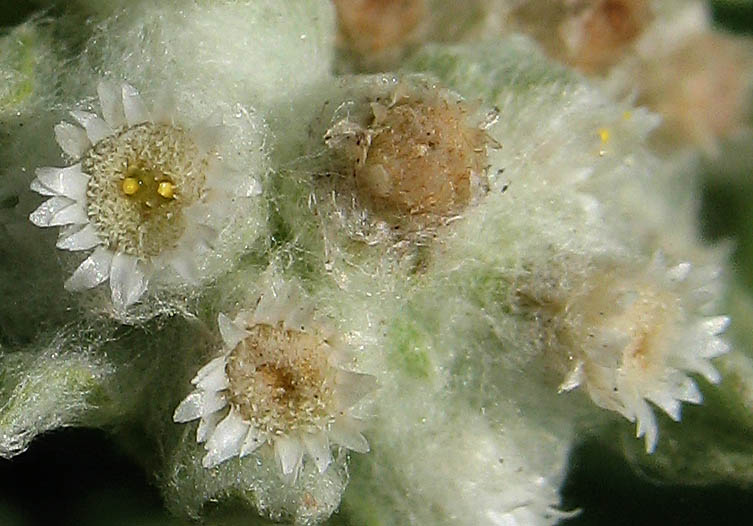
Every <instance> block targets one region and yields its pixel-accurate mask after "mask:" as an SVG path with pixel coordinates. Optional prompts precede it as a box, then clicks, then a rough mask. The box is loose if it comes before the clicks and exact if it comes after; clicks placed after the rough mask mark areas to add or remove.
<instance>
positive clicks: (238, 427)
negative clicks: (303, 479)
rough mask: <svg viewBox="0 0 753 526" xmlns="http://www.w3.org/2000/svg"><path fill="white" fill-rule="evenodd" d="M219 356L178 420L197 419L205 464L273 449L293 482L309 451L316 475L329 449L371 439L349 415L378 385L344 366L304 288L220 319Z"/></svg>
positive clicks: (275, 293) (289, 288) (285, 289)
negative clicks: (267, 446)
mask: <svg viewBox="0 0 753 526" xmlns="http://www.w3.org/2000/svg"><path fill="white" fill-rule="evenodd" d="M218 323H219V327H220V332H221V333H222V338H223V341H224V351H223V354H222V355H221V356H220V357H218V358H215V359H214V360H212V361H211V362H209V363H208V364H207V365H206V366H204V367H203V368H202V369H201V370H200V371H199V372H198V373H197V374H196V377H195V378H194V379H193V380H192V383H193V384H194V385H195V386H196V390H195V391H193V392H192V393H191V394H190V395H189V396H188V397H187V398H186V399H185V400H184V401H183V402H181V404H180V405H179V406H178V408H177V409H176V410H175V415H174V417H173V418H174V420H175V421H176V422H188V421H190V420H194V419H197V418H198V419H200V424H199V428H198V431H197V436H196V439H197V441H198V442H206V444H205V448H206V450H207V454H206V456H205V457H204V461H203V464H204V466H205V467H208V468H210V467H214V466H216V465H218V464H219V463H221V462H223V461H225V460H227V459H229V458H231V457H234V456H240V457H243V456H245V455H248V454H250V453H253V452H254V451H255V450H256V449H257V448H259V447H261V446H263V445H264V444H269V445H271V446H272V447H274V451H275V456H276V458H277V459H278V461H279V463H280V466H281V469H282V472H283V474H284V475H292V476H293V477H295V476H296V475H297V473H298V472H299V470H300V469H301V468H302V466H303V457H304V454H305V453H308V455H309V456H310V457H311V458H312V459H313V461H314V464H315V465H316V467H317V469H318V470H319V472H324V471H325V470H326V469H327V467H328V466H329V464H330V462H331V459H332V455H331V451H330V448H331V446H330V443H331V442H332V443H335V444H339V445H341V446H344V447H346V448H348V449H352V450H354V451H358V452H362V453H365V452H367V451H368V450H369V446H368V443H367V442H366V439H365V438H364V437H363V435H361V433H360V431H359V427H360V426H359V421H358V420H357V419H356V418H354V417H353V416H352V415H351V408H352V407H353V406H354V405H355V404H356V403H357V402H358V401H359V400H360V399H361V398H362V397H363V396H364V395H365V394H366V393H368V392H369V391H371V390H372V389H373V388H374V385H375V382H374V377H372V376H370V375H366V374H360V373H356V372H352V371H347V370H345V369H341V368H340V367H339V365H340V364H341V363H342V361H343V360H344V359H346V356H345V354H344V352H343V350H342V349H341V348H340V347H338V345H337V344H336V343H335V340H336V336H334V335H329V334H328V333H327V332H326V331H325V329H324V328H323V326H320V325H319V324H317V322H316V321H315V319H314V317H313V309H312V307H311V306H310V305H309V304H308V303H307V302H306V300H305V299H303V296H302V292H301V290H300V288H299V286H297V285H295V284H279V288H277V290H270V291H269V292H268V293H266V294H264V295H263V296H262V297H261V299H260V301H259V304H258V306H257V307H256V310H255V311H254V312H241V313H240V314H239V315H238V316H237V317H236V318H235V319H234V320H230V319H229V318H227V317H226V316H225V315H222V314H221V315H220V316H219V318H218Z"/></svg>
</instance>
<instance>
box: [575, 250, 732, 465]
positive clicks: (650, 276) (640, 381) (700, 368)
mask: <svg viewBox="0 0 753 526" xmlns="http://www.w3.org/2000/svg"><path fill="white" fill-rule="evenodd" d="M717 273H718V271H717V269H716V268H698V269H694V268H692V267H691V265H690V263H681V264H679V265H676V266H674V267H670V268H667V267H666V266H665V264H664V262H663V258H662V257H661V256H657V257H655V258H654V260H653V261H652V263H651V265H650V266H649V267H648V268H646V269H644V270H643V271H641V272H639V273H636V274H634V275H632V276H631V275H630V274H627V275H626V274H623V273H622V272H619V273H618V272H616V271H615V272H610V271H604V273H603V274H600V275H597V276H593V281H592V282H591V283H589V284H588V286H587V292H585V293H584V294H583V295H581V296H578V297H576V298H574V299H573V300H572V302H571V303H570V304H568V305H567V306H566V308H565V312H566V318H567V319H566V321H565V324H564V326H563V330H562V335H563V337H564V339H565V340H566V342H567V344H568V346H569V347H570V348H571V353H572V355H571V356H570V358H572V363H573V364H574V365H573V366H572V369H571V371H570V373H569V375H568V376H567V378H566V379H565V381H564V382H563V384H562V386H561V390H563V391H567V390H571V389H574V388H575V387H578V386H582V387H583V388H585V389H586V390H587V392H588V394H589V395H590V396H591V399H592V400H593V401H594V402H595V403H596V404H597V405H599V406H601V407H604V408H606V409H611V410H613V411H617V412H619V413H621V414H622V415H624V416H625V417H626V418H627V419H628V420H630V421H631V422H633V421H637V436H639V437H640V436H643V435H645V437H646V450H647V451H649V452H652V451H653V450H654V449H655V448H656V442H657V437H658V428H657V424H656V419H655V417H654V414H653V411H652V409H651V407H650V406H649V404H648V402H649V401H650V402H652V403H653V404H655V405H657V406H658V407H660V408H661V409H662V410H664V412H665V413H667V415H669V416H670V417H671V418H672V419H673V420H676V421H678V420H679V419H680V410H681V402H690V403H696V404H697V403H700V402H701V401H702V396H701V393H700V391H699V389H698V386H697V385H696V383H695V381H694V380H693V379H692V378H691V377H690V376H689V374H700V375H702V376H704V377H705V378H706V379H707V380H708V381H709V382H712V383H717V382H719V380H720V376H719V373H718V372H717V371H716V369H715V368H714V367H713V366H712V365H711V363H710V360H711V359H712V358H714V357H716V356H719V355H721V354H724V353H725V352H727V350H728V345H727V343H726V342H724V341H723V340H722V339H721V337H720V336H719V335H720V334H721V333H722V332H724V330H725V328H726V327H727V324H728V318H727V317H726V316H709V315H708V313H707V312H706V310H707V307H708V304H709V303H710V300H712V299H713V298H714V297H715V296H716V295H715V294H714V292H715V290H714V289H715V288H717V283H716V280H717V278H718V276H717Z"/></svg>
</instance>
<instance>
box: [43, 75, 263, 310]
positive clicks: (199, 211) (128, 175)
mask: <svg viewBox="0 0 753 526" xmlns="http://www.w3.org/2000/svg"><path fill="white" fill-rule="evenodd" d="M97 91H98V94H99V101H100V104H101V107H102V115H103V117H100V116H98V115H96V114H94V113H89V112H85V111H72V112H71V116H72V117H73V118H74V119H75V120H76V121H77V122H78V124H79V125H80V126H76V125H73V124H70V123H67V122H62V123H60V124H58V125H57V126H56V127H55V136H56V138H57V141H58V143H59V144H60V147H61V148H62V149H63V151H64V152H65V153H66V154H67V155H68V156H69V157H70V158H72V159H73V160H75V163H74V164H73V165H71V166H68V167H65V168H52V167H48V168H39V169H37V171H36V178H35V179H34V181H33V182H32V184H31V188H32V190H34V191H36V192H38V193H40V194H42V195H45V196H51V198H50V199H48V200H47V201H45V202H44V203H42V205H41V206H40V207H39V208H37V209H36V210H35V211H34V212H33V213H32V214H31V215H30V217H29V219H30V220H31V221H32V223H34V224H35V225H37V226H41V227H49V226H62V227H64V228H63V229H62V230H61V233H60V237H59V240H58V243H57V246H58V248H61V249H64V250H72V251H77V250H90V249H94V250H93V252H92V253H91V254H90V255H89V257H88V258H87V259H86V260H85V261H84V262H83V263H81V265H80V266H79V267H78V269H77V270H76V271H75V272H74V273H73V275H72V276H71V277H70V279H69V280H68V281H67V282H66V284H65V286H66V288H67V289H68V290H81V289H87V288H92V287H95V286H97V285H99V284H100V283H103V282H104V281H107V280H108V279H109V281H110V288H111V290H112V301H113V304H114V305H115V307H116V308H117V309H118V310H123V309H124V308H126V307H127V306H129V305H131V304H133V303H135V302H136V301H138V299H139V298H140V297H141V295H142V294H143V293H144V291H145V290H146V289H147V286H148V283H149V280H150V278H151V276H152V275H154V274H155V273H156V272H158V271H160V270H163V269H165V268H167V267H172V268H173V269H174V270H175V271H176V272H177V274H178V276H179V277H180V278H181V279H182V281H184V282H188V283H194V282H196V281H198V279H199V277H198V272H197V257H200V256H201V254H202V253H203V251H204V250H205V249H206V248H207V247H208V245H209V243H210V242H211V240H212V238H213V237H215V236H216V235H217V233H218V229H220V228H221V227H222V224H223V221H224V219H225V218H226V217H227V216H228V206H227V205H228V203H229V200H226V199H221V198H218V197H221V196H224V194H226V193H227V192H226V189H228V188H231V187H232V186H233V185H232V184H229V183H228V179H229V178H231V177H232V176H231V175H230V174H228V173H222V171H221V169H220V164H219V161H218V159H217V157H216V155H215V154H216V152H215V146H216V143H217V140H218V139H219V138H220V137H221V135H222V129H223V127H222V125H221V124H215V125H212V124H209V123H204V124H201V125H198V126H194V127H192V128H188V127H185V126H182V125H180V124H179V123H176V122H174V119H173V116H172V115H171V112H170V111H169V109H168V108H165V107H160V108H155V109H156V110H157V111H155V112H153V113H152V112H149V111H148V110H147V108H146V106H145V105H144V103H143V101H142V100H141V97H140V95H139V94H138V92H137V91H136V90H135V89H134V88H133V87H132V86H130V85H129V84H122V85H121V86H115V85H113V84H110V83H108V82H104V81H103V82H101V83H100V84H99V86H98V89H97ZM242 187H243V184H238V185H237V188H239V189H240V188H242ZM251 193H252V192H247V194H246V195H251Z"/></svg>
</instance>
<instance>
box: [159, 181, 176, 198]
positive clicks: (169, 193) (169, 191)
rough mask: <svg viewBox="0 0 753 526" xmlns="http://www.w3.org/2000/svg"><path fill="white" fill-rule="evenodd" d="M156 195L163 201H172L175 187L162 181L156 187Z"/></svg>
mask: <svg viewBox="0 0 753 526" xmlns="http://www.w3.org/2000/svg"><path fill="white" fill-rule="evenodd" d="M157 193H158V194H159V195H161V196H162V197H164V198H165V199H172V198H173V196H174V195H175V185H174V184H173V183H171V182H170V181H162V182H161V183H160V184H159V185H158V186H157Z"/></svg>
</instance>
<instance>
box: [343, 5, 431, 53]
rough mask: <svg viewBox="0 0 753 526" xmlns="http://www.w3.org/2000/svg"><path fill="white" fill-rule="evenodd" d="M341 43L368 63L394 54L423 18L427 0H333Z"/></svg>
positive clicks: (412, 37)
mask: <svg viewBox="0 0 753 526" xmlns="http://www.w3.org/2000/svg"><path fill="white" fill-rule="evenodd" d="M333 1H334V4H335V8H336V9H337V19H338V29H339V40H340V45H341V46H342V47H343V48H345V49H347V50H349V51H351V52H354V53H356V54H357V55H360V57H361V58H362V60H363V61H364V62H365V64H366V65H367V66H368V65H369V64H371V65H374V66H376V65H378V64H379V63H383V62H384V61H385V60H389V59H390V58H393V57H397V56H399V55H400V53H402V51H403V50H404V49H405V47H406V46H408V45H409V44H411V43H412V42H414V41H415V40H416V38H417V36H418V34H419V33H420V29H421V26H422V22H423V21H424V20H425V19H426V15H427V8H426V0H333Z"/></svg>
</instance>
